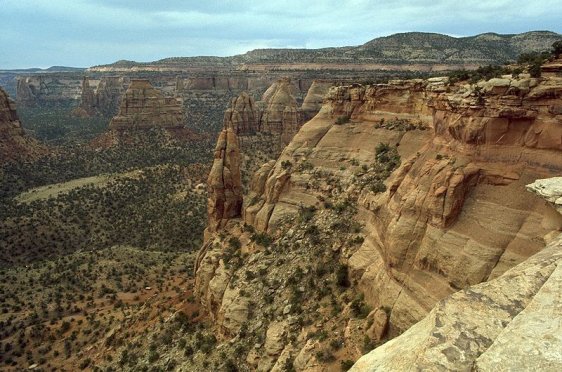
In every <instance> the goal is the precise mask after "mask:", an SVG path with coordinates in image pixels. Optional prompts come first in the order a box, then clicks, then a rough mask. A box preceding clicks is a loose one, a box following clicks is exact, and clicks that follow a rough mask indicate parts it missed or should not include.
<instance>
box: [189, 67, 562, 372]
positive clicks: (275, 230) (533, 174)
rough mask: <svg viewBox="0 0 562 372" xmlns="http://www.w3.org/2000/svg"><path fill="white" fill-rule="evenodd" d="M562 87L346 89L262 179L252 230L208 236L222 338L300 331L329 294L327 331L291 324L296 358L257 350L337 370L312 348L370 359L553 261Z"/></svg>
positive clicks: (203, 282) (395, 85) (203, 274)
mask: <svg viewBox="0 0 562 372" xmlns="http://www.w3.org/2000/svg"><path fill="white" fill-rule="evenodd" d="M560 87H562V81H560V80H559V79H557V78H545V79H541V80H538V79H531V78H529V77H524V76H522V77H521V78H518V79H513V78H511V76H504V77H502V78H501V79H492V80H490V81H487V82H480V83H479V84H477V85H472V86H471V85H468V84H467V85H463V84H449V83H448V80H447V78H433V79H429V80H408V81H391V82H389V83H388V84H377V85H370V86H363V85H359V84H354V85H351V86H339V87H333V88H331V89H330V91H329V93H328V94H327V96H326V97H325V100H324V105H323V106H322V108H321V110H320V112H319V113H318V114H317V115H316V116H315V117H314V118H313V119H311V120H310V121H309V122H307V123H305V124H304V125H303V126H302V127H301V128H300V130H299V131H298V133H297V134H296V135H295V136H294V138H293V139H292V140H291V142H290V143H289V144H288V145H287V146H286V147H285V149H284V150H283V152H282V153H281V155H280V156H279V158H278V159H277V161H273V162H269V163H267V164H265V165H263V166H262V167H261V168H260V169H259V170H258V171H257V172H256V173H255V175H254V178H253V180H252V182H251V185H250V186H251V190H250V193H249V195H248V196H247V197H245V198H244V205H243V208H242V209H243V210H242V219H234V220H230V221H229V223H228V224H227V226H226V227H225V229H224V230H223V231H222V234H221V235H222V236H219V234H213V235H210V236H207V243H206V244H205V245H204V247H203V248H202V250H201V251H200V254H199V257H198V260H197V268H196V293H197V296H198V298H199V299H200V301H201V303H202V304H203V307H204V309H205V310H206V311H207V312H208V313H209V314H211V318H212V319H213V320H214V321H215V324H216V330H217V334H218V335H219V336H220V337H221V338H226V339H232V338H235V337H236V336H237V334H239V332H241V330H245V329H246V328H244V327H246V326H247V327H249V328H248V329H256V330H259V332H262V333H263V332H265V331H266V330H267V328H264V327H262V326H263V321H264V320H263V319H269V320H272V319H275V320H276V321H282V320H287V321H289V320H290V319H291V318H290V315H291V312H292V309H293V307H295V306H297V308H298V309H302V311H299V313H302V318H304V319H306V316H307V315H306V314H308V313H309V312H310V311H315V310H314V305H313V304H311V302H312V303H313V302H314V301H309V298H310V296H316V295H318V298H319V299H320V298H326V297H323V296H326V294H327V297H328V298H330V299H329V300H322V301H323V303H326V307H327V308H330V305H328V304H327V303H328V302H330V303H331V304H332V305H331V306H332V308H331V312H328V311H325V312H322V307H323V306H321V307H320V308H321V309H319V310H318V311H320V312H321V313H322V317H321V318H320V320H318V324H314V325H310V326H307V325H302V324H301V323H299V321H298V320H296V321H295V323H290V324H291V330H289V331H288V334H287V338H289V339H291V337H292V340H293V342H291V343H288V342H287V343H285V347H284V348H283V349H282V350H281V347H278V348H275V350H273V349H272V348H270V349H271V350H273V351H274V352H269V351H265V350H263V349H261V348H260V347H257V349H258V350H259V351H253V352H252V353H250V354H248V359H247V360H248V363H250V364H251V365H252V366H254V367H256V368H260V366H263V368H264V369H267V368H270V367H271V368H274V367H272V366H274V365H276V364H277V363H278V361H279V360H281V357H282V356H283V358H286V357H287V356H290V357H291V358H293V359H292V360H293V364H292V366H293V367H294V368H295V369H297V370H307V371H308V370H311V371H312V370H314V371H327V370H331V369H332V368H337V366H334V365H333V364H330V363H331V362H330V361H329V360H330V359H329V358H325V357H324V356H325V355H326V354H325V353H326V351H325V350H324V346H323V345H322V342H321V341H320V340H318V339H316V338H314V337H310V334H311V332H316V331H318V332H319V330H322V329H331V330H333V332H334V340H332V341H334V345H335V344H336V343H338V345H343V346H342V351H341V352H338V358H342V359H344V358H345V357H344V355H345V356H347V358H348V359H351V360H355V359H356V358H358V357H359V356H360V355H361V352H362V351H363V349H364V348H365V345H363V346H361V344H360V343H361V342H362V341H359V342H358V341H357V340H358V339H359V340H362V337H364V336H365V335H366V336H367V337H366V338H365V339H366V340H367V341H366V343H367V345H369V342H381V341H384V340H386V339H389V338H393V337H396V336H397V335H399V334H401V333H403V332H405V331H406V330H407V329H408V328H410V327H411V326H412V325H413V324H415V323H416V322H419V321H420V320H422V319H423V318H424V317H426V316H427V315H428V313H430V311H432V309H433V308H434V307H435V305H436V304H437V303H438V302H439V301H441V300H442V299H444V298H447V297H448V296H450V295H452V294H453V293H455V292H458V291H459V290H463V289H466V288H474V286H478V285H479V283H483V282H489V281H493V280H494V279H496V278H500V277H502V275H503V274H504V273H506V272H508V270H510V269H511V268H513V267H515V266H517V265H518V264H520V263H522V262H524V261H525V260H527V259H528V258H529V257H531V256H533V255H535V254H536V253H537V252H539V251H541V250H542V249H543V248H544V245H545V243H546V242H550V241H552V240H553V236H554V234H558V233H559V230H560V229H562V219H561V218H560V216H558V215H557V214H556V215H555V216H554V215H553V214H552V208H551V206H548V205H545V204H544V203H540V202H539V203H537V200H538V198H537V196H536V195H533V194H531V193H528V192H527V191H526V190H525V187H526V185H527V184H529V183H531V182H533V181H535V180H537V179H541V178H546V177H552V176H556V175H559V174H561V172H562V156H560V154H561V151H562V147H561V145H562V143H561V141H562V135H561V134H562V133H561V132H560V130H561V128H562V126H561V125H560V124H561V122H560V120H561V117H560V115H559V114H558V113H557V109H556V107H557V105H558V101H559V97H560V92H559V89H560ZM556 200H557V199H556ZM248 231H250V233H248ZM349 234H351V236H350V235H349ZM353 234H360V236H353ZM225 237H226V239H225ZM230 242H232V246H231V244H230ZM237 242H239V243H240V244H236V243H237ZM237 246H239V248H237ZM264 247H265V248H264ZM272 253H275V254H272ZM245 254H248V255H247V256H246V255H245ZM548 260H550V259H548ZM327 262H331V263H332V264H329V265H330V266H329V267H330V268H329V269H328V271H329V272H330V273H336V272H337V275H334V276H337V278H338V282H339V283H340V284H339V285H340V286H346V285H348V286H349V288H351V289H349V292H346V295H345V296H343V295H341V296H340V295H338V294H337V293H340V292H337V291H338V289H334V287H330V284H329V283H330V279H328V278H325V277H322V276H321V275H323V274H322V273H323V272H324V271H323V270H322V269H320V268H318V267H317V266H316V265H321V266H325V265H327ZM549 262H551V261H549ZM240 265H242V268H240ZM338 265H340V266H338ZM541 265H542V264H541ZM541 265H539V266H541ZM541 267H542V266H541ZM538 270H539V271H540V270H542V269H540V268H539V269H538ZM260 272H261V273H267V280H265V279H263V278H258V277H257V276H256V273H260ZM552 272H553V271H552ZM509 273H512V272H511V271H509V272H508V273H507V274H506V275H510V274H509ZM547 274H548V275H550V274H549V273H546V272H542V271H541V275H542V277H543V278H546V277H547ZM539 279H540V275H538V276H537V280H539ZM332 280H333V279H332ZM319 281H320V282H319ZM301 283H311V284H310V285H311V286H314V285H320V286H322V288H326V290H324V289H323V290H322V291H320V290H319V291H318V292H321V293H311V292H310V291H309V287H308V286H307V284H303V285H302V286H300V285H301ZM320 283H322V284H320ZM346 283H347V284H346ZM512 284H513V285H514V286H515V285H516V284H517V283H515V282H514V283H512ZM555 284H556V281H553V282H552V285H555ZM482 286H484V287H485V284H482ZM501 286H502V285H499V286H498V288H501ZM484 287H482V288H484ZM539 287H540V286H538V285H534V284H533V285H530V286H529V288H527V289H528V291H526V289H525V287H518V288H517V289H516V288H515V287H512V290H513V291H517V290H520V295H521V296H522V297H521V298H520V299H521V303H518V302H517V301H516V303H513V304H512V303H510V302H506V308H508V310H506V311H504V313H505V314H507V315H505V314H504V313H502V314H499V315H498V319H500V320H501V319H504V320H506V321H508V320H509V319H508V318H507V317H508V316H511V317H513V316H514V314H512V315H510V311H511V310H509V308H510V307H511V306H512V305H513V308H514V309H516V312H515V313H519V312H520V311H521V310H522V309H523V308H524V307H525V301H531V299H532V297H533V296H534V294H533V293H537V291H538V290H539ZM510 290H511V289H510ZM330 291H335V293H336V294H334V292H332V293H331V294H330ZM353 291H358V292H360V293H362V295H361V296H358V295H357V292H353ZM525 291H526V292H525ZM533 291H534V292H533ZM256 292H257V293H256ZM348 296H350V297H348ZM524 296H527V297H526V298H527V300H525V299H524V298H523V297H524ZM264 297H265V298H267V299H268V301H265V300H264ZM354 297H355V299H354V300H352V301H351V300H350V301H349V302H348V303H347V304H346V303H345V302H344V303H340V302H339V301H345V299H346V298H348V299H349V298H354ZM314 298H315V297H314ZM248 301H250V302H248ZM324 301H325V302H324ZM363 302H364V303H365V306H363V305H362V304H363ZM252 304H256V306H252ZM475 306H476V308H478V307H479V305H475ZM517 306H519V307H517ZM462 307H463V305H459V309H460V308H462ZM262 309H265V310H263V311H262ZM500 310H501V309H500ZM500 310H498V311H500ZM504 310H505V309H504ZM500 312H501V311H500ZM512 312H513V311H512ZM328 313H329V314H331V315H328ZM357 313H362V314H363V315H362V317H364V319H369V321H366V320H358V319H355V317H356V314H357ZM270 314H273V317H271V315H270ZM350 314H351V315H350ZM353 314H355V315H353ZM346 317H347V318H346ZM258 319H259V320H258ZM313 323H316V318H315V320H313ZM260 327H261V328H260ZM342 328H343V329H342ZM256 332H258V331H256ZM447 332H448V334H451V337H455V336H454V335H455V334H454V333H452V331H447ZM265 334H266V336H267V335H268V334H269V332H265ZM457 334H458V333H457ZM271 335H273V331H272V333H271ZM490 335H491V334H490ZM436 337H441V336H436ZM443 337H445V338H446V337H448V336H447V335H445V336H443ZM486 337H488V336H486ZM266 338H267V337H266ZM272 339H273V336H272ZM342 340H343V341H342ZM266 341H267V340H266ZM232 342H234V343H236V342H237V341H232ZM266 343H267V342H266ZM458 347H463V346H462V345H460V346H458ZM470 348H471V346H470V345H469V346H467V350H469V349H470ZM280 350H281V351H280ZM467 352H469V351H467ZM260 353H261V354H260ZM456 355H457V354H456V353H455V351H451V354H450V358H451V360H454V358H456ZM443 358H447V356H443ZM283 360H285V359H283ZM252 363H253V364H252Z"/></svg>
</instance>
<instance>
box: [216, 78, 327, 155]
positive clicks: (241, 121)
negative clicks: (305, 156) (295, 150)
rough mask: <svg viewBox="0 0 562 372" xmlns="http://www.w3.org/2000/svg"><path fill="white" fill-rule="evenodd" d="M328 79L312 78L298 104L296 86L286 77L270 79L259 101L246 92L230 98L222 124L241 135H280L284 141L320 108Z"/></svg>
mask: <svg viewBox="0 0 562 372" xmlns="http://www.w3.org/2000/svg"><path fill="white" fill-rule="evenodd" d="M331 85H332V84H331V83H328V82H313V83H312V85H311V86H310V88H309V89H308V93H307V95H306V97H305V99H304V102H303V105H302V108H300V107H298V104H297V99H296V97H297V96H298V95H299V93H298V90H299V89H298V87H297V86H296V85H295V84H294V83H293V82H292V81H291V79H289V78H283V79H279V80H278V81H276V82H275V83H273V84H272V85H271V86H270V87H269V88H268V89H267V90H266V91H265V93H264V94H263V96H262V99H261V100H260V101H258V102H255V101H254V98H253V97H252V96H251V95H249V94H248V93H246V92H242V93H241V94H240V95H239V96H238V97H236V98H233V99H232V100H231V102H230V107H229V108H228V109H227V110H226V112H225V114H224V125H225V127H226V126H227V125H230V126H232V128H233V129H234V131H235V132H236V134H238V135H240V136H247V135H253V134H256V133H267V134H271V135H274V136H278V137H279V138H280V143H281V144H282V145H286V144H287V143H289V142H290V141H291V139H292V138H293V137H294V135H295V134H296V133H297V132H298V130H299V129H300V127H301V126H302V124H303V123H304V122H305V121H306V120H307V118H308V119H310V118H312V117H313V116H314V115H316V114H317V113H318V111H320V107H321V106H322V97H323V96H324V94H325V93H326V92H327V91H328V88H329V87H330V86H331Z"/></svg>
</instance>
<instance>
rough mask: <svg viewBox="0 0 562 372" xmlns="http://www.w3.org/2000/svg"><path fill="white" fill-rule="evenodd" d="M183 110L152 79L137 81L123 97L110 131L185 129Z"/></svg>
mask: <svg viewBox="0 0 562 372" xmlns="http://www.w3.org/2000/svg"><path fill="white" fill-rule="evenodd" d="M183 120H184V119H183V108H182V105H181V102H180V101H179V100H178V99H177V98H174V97H164V96H163V95H162V93H161V92H160V91H159V90H158V89H156V88H154V87H153V86H152V85H151V84H150V82H149V81H148V80H144V79H135V80H133V81H131V84H130V85H129V88H128V89H127V91H126V92H125V94H124V95H123V98H122V100H121V105H120V107H119V113H118V114H117V115H116V116H115V117H113V119H111V122H110V124H109V128H110V129H121V130H122V129H143V128H154V127H156V128H174V127H181V126H183Z"/></svg>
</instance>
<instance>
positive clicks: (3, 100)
mask: <svg viewBox="0 0 562 372" xmlns="http://www.w3.org/2000/svg"><path fill="white" fill-rule="evenodd" d="M46 152H47V151H46V148H45V147H44V146H41V145H40V144H39V143H38V142H37V141H35V140H34V139H32V138H29V137H28V136H26V135H25V133H24V130H23V129H22V127H21V123H20V121H19V118H18V115H17V113H16V105H15V103H14V101H12V100H11V99H10V98H9V97H8V95H7V94H6V92H4V90H3V89H1V88H0V165H1V164H4V163H6V162H8V161H13V160H29V159H32V158H35V157H37V156H40V155H42V154H45V153H46Z"/></svg>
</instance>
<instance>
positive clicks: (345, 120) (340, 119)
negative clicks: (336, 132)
mask: <svg viewBox="0 0 562 372" xmlns="http://www.w3.org/2000/svg"><path fill="white" fill-rule="evenodd" d="M350 121H351V117H350V116H349V115H341V116H338V117H337V119H336V121H335V123H334V124H336V125H343V124H347V123H349V122H350Z"/></svg>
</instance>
